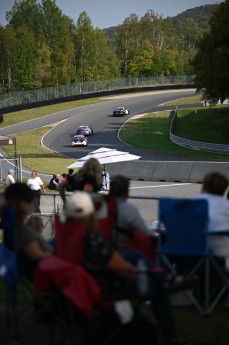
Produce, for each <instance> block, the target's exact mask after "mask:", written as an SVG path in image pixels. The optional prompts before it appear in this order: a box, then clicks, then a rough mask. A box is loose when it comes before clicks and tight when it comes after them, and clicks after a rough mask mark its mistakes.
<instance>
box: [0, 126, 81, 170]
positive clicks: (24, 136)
mask: <svg viewBox="0 0 229 345" xmlns="http://www.w3.org/2000/svg"><path fill="white" fill-rule="evenodd" d="M48 129H50V128H48ZM48 129H47V127H41V128H38V129H35V130H31V131H28V132H25V133H20V134H18V135H16V138H17V155H18V156H21V157H22V162H23V166H25V167H27V168H28V169H30V170H37V171H40V172H42V173H47V174H55V173H63V172H66V170H67V166H68V165H70V164H72V163H74V162H75V160H74V159H70V158H66V157H63V156H61V155H58V154H56V153H55V152H53V151H51V150H48V149H46V148H44V147H43V146H41V144H40V140H41V137H42V136H43V135H44V134H45V133H46V132H47V131H48ZM3 150H4V151H5V152H6V153H7V154H8V155H9V156H13V155H14V148H13V147H12V146H3Z"/></svg>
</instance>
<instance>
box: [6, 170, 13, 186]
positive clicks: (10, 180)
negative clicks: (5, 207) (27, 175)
mask: <svg viewBox="0 0 229 345" xmlns="http://www.w3.org/2000/svg"><path fill="white" fill-rule="evenodd" d="M14 174H15V171H14V169H9V170H8V175H7V178H6V188H7V187H9V186H10V185H11V184H14V183H15V179H14Z"/></svg>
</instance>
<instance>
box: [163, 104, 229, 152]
mask: <svg viewBox="0 0 229 345" xmlns="http://www.w3.org/2000/svg"><path fill="white" fill-rule="evenodd" d="M177 109H178V107H176V109H175V111H174V114H173V117H172V120H171V124H170V133H169V136H170V140H171V141H172V142H173V143H174V144H177V145H179V146H182V147H186V148H189V149H192V150H196V151H205V152H211V153H218V154H225V155H228V154H229V145H223V144H214V143H205V142H201V141H195V140H189V139H185V138H182V137H179V136H177V135H175V134H174V133H173V131H174V125H175V121H176V119H177Z"/></svg>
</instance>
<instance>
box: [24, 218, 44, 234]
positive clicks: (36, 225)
mask: <svg viewBox="0 0 229 345" xmlns="http://www.w3.org/2000/svg"><path fill="white" fill-rule="evenodd" d="M27 224H28V225H29V226H30V227H31V228H32V229H34V230H35V231H37V232H39V233H40V234H42V232H43V231H44V228H45V226H44V223H43V219H42V217H40V216H30V217H29V219H28V221H27Z"/></svg>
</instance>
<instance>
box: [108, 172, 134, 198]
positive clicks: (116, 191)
mask: <svg viewBox="0 0 229 345" xmlns="http://www.w3.org/2000/svg"><path fill="white" fill-rule="evenodd" d="M110 194H111V195H113V196H116V197H118V198H125V199H127V198H128V195H129V180H128V178H126V177H125V176H122V175H116V176H114V177H113V178H112V179H111V183H110Z"/></svg>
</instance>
